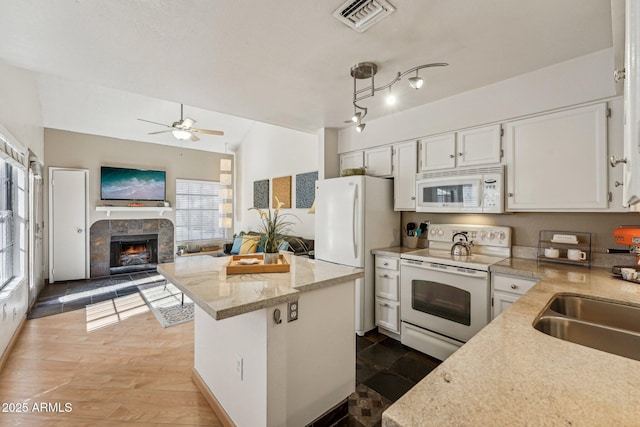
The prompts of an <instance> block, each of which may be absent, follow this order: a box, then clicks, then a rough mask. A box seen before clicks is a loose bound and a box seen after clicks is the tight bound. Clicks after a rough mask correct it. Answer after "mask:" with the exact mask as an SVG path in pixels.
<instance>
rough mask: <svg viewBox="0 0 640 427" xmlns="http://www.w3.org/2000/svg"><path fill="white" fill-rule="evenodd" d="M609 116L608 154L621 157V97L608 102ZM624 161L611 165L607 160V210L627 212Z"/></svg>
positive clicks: (622, 107)
mask: <svg viewBox="0 0 640 427" xmlns="http://www.w3.org/2000/svg"><path fill="white" fill-rule="evenodd" d="M609 109H610V110H611V117H610V118H609V126H608V129H607V132H608V144H607V147H608V156H609V157H615V158H616V159H622V158H625V157H626V154H625V152H624V135H623V134H624V130H623V128H624V125H623V115H624V106H623V101H622V99H616V100H613V101H610V102H609ZM624 166H625V164H624V163H618V164H616V165H615V166H611V164H610V163H609V162H607V171H608V181H609V194H610V197H609V209H607V211H608V212H628V211H629V208H628V207H626V205H625V201H624V198H623V189H624V185H625V182H624Z"/></svg>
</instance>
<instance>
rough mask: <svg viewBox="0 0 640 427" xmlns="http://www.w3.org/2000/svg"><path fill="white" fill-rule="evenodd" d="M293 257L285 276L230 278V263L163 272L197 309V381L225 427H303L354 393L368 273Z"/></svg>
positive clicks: (185, 261)
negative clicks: (358, 289)
mask: <svg viewBox="0 0 640 427" xmlns="http://www.w3.org/2000/svg"><path fill="white" fill-rule="evenodd" d="M286 257H287V260H288V262H289V263H290V271H289V272H287V273H258V274H237V275H227V274H226V264H227V262H228V261H229V258H228V257H223V258H214V257H209V256H194V257H187V258H178V259H177V260H176V262H174V263H168V264H161V265H159V266H158V272H159V273H160V274H162V275H163V276H164V277H165V278H167V280H169V281H170V282H171V283H173V284H175V285H176V286H177V287H178V288H179V289H180V290H181V291H182V292H184V293H185V295H187V296H188V297H189V298H191V299H192V300H193V301H194V303H195V325H194V326H195V327H194V329H195V344H194V345H195V348H194V369H193V378H194V381H195V382H196V384H197V385H198V386H199V388H200V389H201V391H202V392H203V394H204V395H205V397H206V398H207V400H208V401H209V403H210V405H211V406H212V408H213V409H214V411H215V412H216V414H217V415H218V416H219V418H220V419H221V420H222V422H223V423H224V424H225V425H237V426H276V425H278V426H280V425H292V426H293V425H295V426H302V425H306V424H308V423H310V422H312V421H313V420H314V419H316V418H317V417H318V416H320V415H322V414H323V413H324V412H326V411H327V410H329V409H331V408H332V407H333V406H335V405H337V404H339V403H340V402H342V401H343V400H344V399H345V398H347V397H348V396H349V394H351V393H352V392H353V391H354V389H355V337H354V318H355V291H354V281H355V279H358V278H361V277H363V275H364V272H363V270H362V269H358V268H351V267H345V266H340V265H335V264H331V263H326V262H322V261H317V260H310V259H307V258H303V257H297V256H290V255H286ZM292 319H294V320H292Z"/></svg>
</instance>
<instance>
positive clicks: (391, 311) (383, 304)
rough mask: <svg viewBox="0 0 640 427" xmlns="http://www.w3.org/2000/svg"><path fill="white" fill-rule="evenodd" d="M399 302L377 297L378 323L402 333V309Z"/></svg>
mask: <svg viewBox="0 0 640 427" xmlns="http://www.w3.org/2000/svg"><path fill="white" fill-rule="evenodd" d="M398 308H399V305H398V304H397V303H391V302H389V301H385V300H383V299H380V298H376V325H378V326H380V327H383V328H385V329H388V330H390V331H392V332H396V333H400V310H398Z"/></svg>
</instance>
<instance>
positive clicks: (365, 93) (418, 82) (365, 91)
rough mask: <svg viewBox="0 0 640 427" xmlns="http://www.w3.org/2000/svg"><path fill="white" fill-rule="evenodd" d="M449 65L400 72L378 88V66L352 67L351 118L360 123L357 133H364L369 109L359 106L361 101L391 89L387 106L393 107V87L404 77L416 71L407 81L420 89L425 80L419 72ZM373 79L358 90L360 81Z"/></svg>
mask: <svg viewBox="0 0 640 427" xmlns="http://www.w3.org/2000/svg"><path fill="white" fill-rule="evenodd" d="M447 65H449V64H447V63H445V62H436V63H433V64H425V65H418V66H417V67H413V68H411V69H409V70H407V71H405V72H402V73H400V72H398V73H397V74H396V77H395V78H394V79H393V80H391V81H390V82H389V83H387V84H386V85H383V86H379V87H376V85H375V81H374V76H375V75H376V73H377V72H378V66H377V65H376V64H375V63H373V62H361V63H359V64H356V65H354V66H353V67H351V77H353V109H354V114H353V116H352V117H351V121H352V122H354V123H358V125H357V126H356V131H358V132H362V131H363V130H364V127H365V123H363V122H362V119H364V118H365V116H366V115H367V108H366V107H363V106H361V105H358V102H359V101H362V100H363V99H366V98H369V97H371V96H374V95H375V94H376V92H378V91H380V90H383V89H386V88H389V96H388V97H387V104H389V105H393V104H394V103H395V97H394V96H393V94H392V93H391V87H392V86H393V85H394V84H396V83H398V82H399V81H400V80H401V79H402V78H403V77H404V76H406V75H407V74H409V73H413V72H414V71H415V73H416V75H415V76H414V77H409V78H408V79H407V80H408V81H409V85H410V86H411V87H412V88H414V89H420V88H421V87H422V85H423V84H424V80H422V78H421V77H420V76H418V70H421V69H423V68H430V67H446V66H447ZM364 79H371V84H370V85H369V86H367V87H365V88H362V89H358V84H357V81H358V80H364Z"/></svg>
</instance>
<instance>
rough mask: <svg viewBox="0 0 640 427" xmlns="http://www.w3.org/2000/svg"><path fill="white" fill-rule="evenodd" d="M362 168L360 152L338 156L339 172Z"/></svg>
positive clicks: (362, 159) (362, 155) (362, 162)
mask: <svg viewBox="0 0 640 427" xmlns="http://www.w3.org/2000/svg"><path fill="white" fill-rule="evenodd" d="M363 167H364V153H363V152H362V151H354V152H352V153H345V154H340V172H342V171H343V170H345V169H357V168H363Z"/></svg>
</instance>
